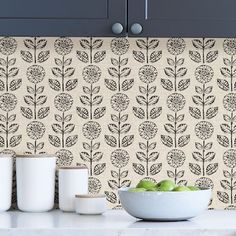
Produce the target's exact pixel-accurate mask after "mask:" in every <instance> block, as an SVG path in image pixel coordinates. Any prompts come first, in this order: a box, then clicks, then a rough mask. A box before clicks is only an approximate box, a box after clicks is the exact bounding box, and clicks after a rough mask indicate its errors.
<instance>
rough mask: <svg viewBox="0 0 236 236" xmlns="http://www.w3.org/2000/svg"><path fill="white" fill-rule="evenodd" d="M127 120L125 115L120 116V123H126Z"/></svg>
mask: <svg viewBox="0 0 236 236" xmlns="http://www.w3.org/2000/svg"><path fill="white" fill-rule="evenodd" d="M127 120H128V115H127V114H125V115H123V116H121V118H120V122H126V121H127Z"/></svg>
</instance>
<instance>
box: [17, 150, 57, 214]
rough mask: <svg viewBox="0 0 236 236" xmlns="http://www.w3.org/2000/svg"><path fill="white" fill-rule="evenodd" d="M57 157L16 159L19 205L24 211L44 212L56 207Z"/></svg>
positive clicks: (33, 156) (40, 156)
mask: <svg viewBox="0 0 236 236" xmlns="http://www.w3.org/2000/svg"><path fill="white" fill-rule="evenodd" d="M55 172H56V156H55V155H46V154H45V155H43V154H42V155H41V154H40V155H25V156H24V155H21V156H17V157H16V178H17V205H18V208H19V209H20V210H22V211H28V212H44V211H49V210H51V209H52V208H53V206H54V193H55Z"/></svg>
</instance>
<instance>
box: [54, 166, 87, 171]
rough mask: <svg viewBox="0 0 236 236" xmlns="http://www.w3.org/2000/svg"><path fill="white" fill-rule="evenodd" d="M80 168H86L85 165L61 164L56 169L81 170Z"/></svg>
mask: <svg viewBox="0 0 236 236" xmlns="http://www.w3.org/2000/svg"><path fill="white" fill-rule="evenodd" d="M81 169H86V170H87V169H88V168H87V167H86V166H61V167H58V170H81Z"/></svg>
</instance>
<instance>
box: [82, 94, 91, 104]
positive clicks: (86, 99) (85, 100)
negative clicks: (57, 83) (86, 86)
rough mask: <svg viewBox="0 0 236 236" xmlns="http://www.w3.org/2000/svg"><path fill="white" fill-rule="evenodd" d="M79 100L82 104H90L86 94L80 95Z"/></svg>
mask: <svg viewBox="0 0 236 236" xmlns="http://www.w3.org/2000/svg"><path fill="white" fill-rule="evenodd" d="M80 101H81V103H82V104H83V105H90V100H89V97H88V96H84V95H83V96H80Z"/></svg>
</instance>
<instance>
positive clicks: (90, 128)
mask: <svg viewBox="0 0 236 236" xmlns="http://www.w3.org/2000/svg"><path fill="white" fill-rule="evenodd" d="M100 134H101V126H100V124H99V123H98V122H96V121H89V122H87V123H85V124H84V125H83V135H84V137H85V138H87V139H89V140H94V139H96V138H98V137H99V135H100Z"/></svg>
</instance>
